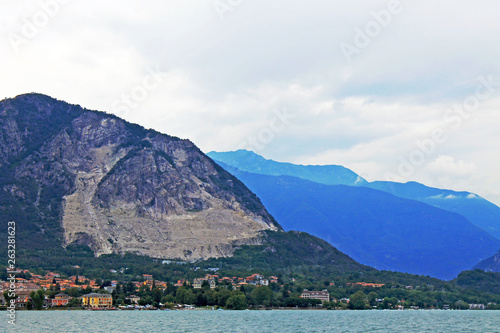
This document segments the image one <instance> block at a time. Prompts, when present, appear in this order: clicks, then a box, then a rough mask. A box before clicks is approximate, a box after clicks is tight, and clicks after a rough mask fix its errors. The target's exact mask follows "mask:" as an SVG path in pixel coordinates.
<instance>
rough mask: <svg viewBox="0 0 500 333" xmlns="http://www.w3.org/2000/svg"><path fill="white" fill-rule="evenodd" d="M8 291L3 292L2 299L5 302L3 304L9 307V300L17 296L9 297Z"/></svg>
mask: <svg viewBox="0 0 500 333" xmlns="http://www.w3.org/2000/svg"><path fill="white" fill-rule="evenodd" d="M32 293H34V291H32ZM9 294H10V293H9V291H4V292H3V299H4V300H5V303H6V304H7V306H9V305H10V300H11V299H16V298H17V295H13V296H12V297H9Z"/></svg>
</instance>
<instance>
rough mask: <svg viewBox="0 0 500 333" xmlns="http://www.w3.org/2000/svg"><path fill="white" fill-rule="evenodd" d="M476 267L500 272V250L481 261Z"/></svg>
mask: <svg viewBox="0 0 500 333" xmlns="http://www.w3.org/2000/svg"><path fill="white" fill-rule="evenodd" d="M474 269H482V270H483V271H486V272H496V273H500V250H499V251H498V252H497V253H496V254H495V255H494V256H492V257H491V258H488V259H485V260H483V261H481V262H480V263H479V264H477V265H476V266H475V267H474Z"/></svg>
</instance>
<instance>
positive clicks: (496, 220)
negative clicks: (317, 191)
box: [208, 150, 500, 240]
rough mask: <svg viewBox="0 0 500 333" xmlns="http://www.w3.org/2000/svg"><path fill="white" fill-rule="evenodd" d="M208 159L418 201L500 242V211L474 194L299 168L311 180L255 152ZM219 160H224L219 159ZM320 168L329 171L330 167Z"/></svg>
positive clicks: (211, 153) (247, 169)
mask: <svg viewBox="0 0 500 333" xmlns="http://www.w3.org/2000/svg"><path fill="white" fill-rule="evenodd" d="M208 155H209V156H211V157H212V158H213V159H214V160H217V161H219V162H223V163H225V164H226V165H228V166H231V167H235V168H237V169H238V170H242V171H247V172H250V173H257V174H264V175H273V176H286V175H288V176H296V177H299V178H302V179H306V180H310V181H314V182H317V183H320V184H325V185H341V184H343V185H350V186H363V187H368V188H372V189H376V190H380V191H383V192H387V193H390V194H393V195H395V196H397V197H400V198H405V199H410V200H417V201H420V202H423V203H426V204H428V205H431V206H433V207H437V208H441V209H444V210H447V211H450V212H454V213H458V214H460V215H463V216H464V217H466V218H467V219H468V220H469V221H470V222H472V223H473V224H474V225H476V226H478V227H480V228H482V229H484V230H485V231H487V232H488V233H489V234H490V235H492V236H493V237H495V238H496V239H498V240H500V207H498V206H496V205H495V204H493V203H491V202H489V201H488V200H486V199H484V198H482V197H480V196H479V195H477V194H474V193H471V192H467V191H453V190H446V189H439V188H433V187H429V186H426V185H424V184H421V183H417V182H414V181H409V182H407V183H397V182H388V181H374V182H367V181H363V182H359V183H356V182H354V183H353V182H350V181H348V179H346V180H343V181H337V180H329V179H328V177H329V176H330V174H328V173H326V174H319V175H314V176H311V174H314V172H315V170H316V168H317V167H318V166H304V165H300V167H301V168H302V169H304V168H309V171H308V177H304V176H303V175H302V174H298V173H291V172H287V170H286V169H285V170H283V169H282V168H280V166H279V165H281V164H286V165H290V164H291V163H282V162H276V161H273V160H269V159H264V158H263V157H260V158H257V157H255V156H259V155H257V154H255V153H253V152H248V151H242V150H239V151H233V152H224V153H214V152H210V153H208ZM220 156H222V157H224V158H223V159H218V158H219V157H220ZM256 162H260V163H264V164H266V165H267V167H266V168H260V169H259V171H260V172H253V171H252V170H251V169H252V167H255V165H254V164H255V163H256ZM271 162H272V163H271ZM270 163H271V164H270ZM240 165H244V166H245V168H239V166H240ZM271 167H272V168H273V170H272V172H265V171H266V170H267V169H269V168H271ZM321 167H323V168H326V169H328V166H321ZM332 167H335V168H336V167H338V166H337V165H333V166H332ZM342 168H344V167H342ZM344 169H346V168H344ZM346 170H349V169H346ZM349 175H350V176H349V177H350V179H352V178H353V177H355V176H354V175H356V176H357V174H356V173H355V172H353V171H351V170H349Z"/></svg>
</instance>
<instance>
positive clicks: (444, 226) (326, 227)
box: [218, 162, 500, 279]
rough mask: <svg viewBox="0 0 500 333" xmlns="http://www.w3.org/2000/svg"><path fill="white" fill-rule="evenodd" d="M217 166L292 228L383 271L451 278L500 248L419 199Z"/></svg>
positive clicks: (458, 218) (458, 217) (481, 232)
mask: <svg viewBox="0 0 500 333" xmlns="http://www.w3.org/2000/svg"><path fill="white" fill-rule="evenodd" d="M218 163H221V166H223V167H224V168H226V169H227V170H228V171H229V172H231V173H233V174H234V175H235V176H236V177H238V178H239V179H241V180H242V181H243V182H244V183H245V184H246V185H247V186H248V187H249V188H250V189H252V191H254V192H255V193H256V194H257V195H258V196H259V197H260V198H261V200H262V202H263V203H264V204H265V205H266V207H267V209H268V210H269V211H270V212H271V214H273V216H275V218H276V219H277V220H278V222H279V223H280V224H281V225H282V226H283V228H284V229H285V230H300V231H305V232H308V233H310V234H312V235H314V236H316V237H320V238H322V239H324V240H326V241H328V242H329V243H330V244H332V245H333V246H335V247H336V248H338V249H339V250H340V251H342V252H344V253H346V254H348V255H349V256H350V257H352V258H353V259H355V260H356V261H358V262H360V263H362V264H365V265H368V266H372V267H375V268H377V269H386V270H396V271H402V272H407V273H412V274H424V275H431V276H435V277H439V278H444V279H452V278H454V277H456V276H457V274H458V273H460V272H461V271H462V270H465V269H469V268H470V267H472V266H473V265H475V264H476V263H477V262H478V261H479V258H486V257H487V256H490V255H491V254H493V253H494V252H495V251H496V250H497V247H498V245H499V244H500V242H499V241H498V240H496V239H495V238H493V237H492V236H490V235H489V234H487V233H486V232H485V231H484V230H482V229H480V228H479V227H477V226H474V225H473V224H471V223H470V222H469V221H468V220H467V219H466V218H464V217H463V216H461V215H459V214H457V213H453V212H448V211H445V210H442V209H439V208H435V207H432V206H429V205H428V204H425V203H422V202H419V201H416V200H409V199H404V198H400V197H396V196H394V195H392V194H390V193H387V192H383V191H379V190H375V189H370V188H367V187H356V186H346V185H324V184H319V183H315V182H311V181H308V180H304V179H300V178H297V177H291V176H267V175H259V174H251V173H248V172H244V171H241V170H238V169H236V168H233V167H229V166H227V165H224V164H223V163H222V162H218ZM452 249H453V250H452Z"/></svg>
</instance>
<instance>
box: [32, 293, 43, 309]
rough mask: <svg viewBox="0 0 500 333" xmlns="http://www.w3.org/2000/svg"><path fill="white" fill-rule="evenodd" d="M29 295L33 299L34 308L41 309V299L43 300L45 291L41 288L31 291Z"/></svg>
mask: <svg viewBox="0 0 500 333" xmlns="http://www.w3.org/2000/svg"><path fill="white" fill-rule="evenodd" d="M30 297H31V299H32V300H33V305H34V308H35V309H36V310H41V309H43V301H44V300H45V293H44V291H43V290H42V289H39V290H37V291H36V292H34V291H32V292H31V293H30Z"/></svg>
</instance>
